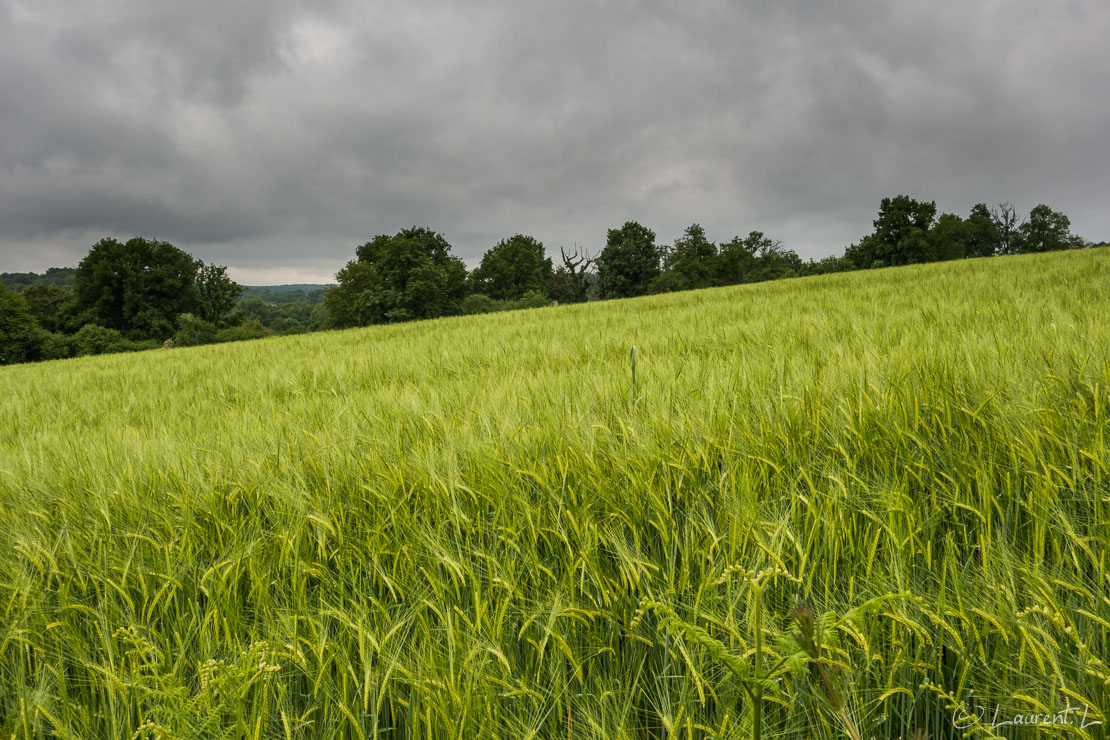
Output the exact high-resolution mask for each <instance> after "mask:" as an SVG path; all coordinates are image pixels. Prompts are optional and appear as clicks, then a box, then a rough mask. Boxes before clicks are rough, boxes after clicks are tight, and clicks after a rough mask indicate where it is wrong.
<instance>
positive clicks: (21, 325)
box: [0, 284, 42, 365]
mask: <svg viewBox="0 0 1110 740" xmlns="http://www.w3.org/2000/svg"><path fill="white" fill-rule="evenodd" d="M41 333H42V329H41V328H40V327H39V325H38V324H37V323H36V322H35V317H34V316H32V315H31V311H30V309H28V308H27V302H26V301H25V300H23V296H21V295H19V294H18V293H13V292H12V291H11V290H9V289H8V287H7V286H6V285H2V284H0V365H11V364H14V363H17V362H28V361H30V360H36V359H38V348H39V342H40V334H41Z"/></svg>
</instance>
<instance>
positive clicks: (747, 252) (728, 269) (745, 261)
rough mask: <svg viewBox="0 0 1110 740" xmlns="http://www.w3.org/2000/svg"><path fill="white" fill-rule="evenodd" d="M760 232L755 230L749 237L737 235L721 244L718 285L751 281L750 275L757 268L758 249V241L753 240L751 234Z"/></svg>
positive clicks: (718, 259) (718, 257) (718, 262)
mask: <svg viewBox="0 0 1110 740" xmlns="http://www.w3.org/2000/svg"><path fill="white" fill-rule="evenodd" d="M757 233H759V232H755V231H753V232H752V234H751V235H749V238H748V239H741V238H740V237H739V236H735V237H733V238H732V240H730V241H727V242H724V243H723V244H721V246H720V250H719V253H718V255H717V285H738V284H740V283H746V282H749V276H750V274H751V272H752V270H753V269H754V268H755V259H756V251H757V250H758V248H759V245H758V243H756V242H754V241H752V240H751V238H750V237H751V236H752V235H754V234H757Z"/></svg>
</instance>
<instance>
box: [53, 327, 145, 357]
mask: <svg viewBox="0 0 1110 740" xmlns="http://www.w3.org/2000/svg"><path fill="white" fill-rule="evenodd" d="M156 346H157V344H156V343H150V344H143V343H141V342H133V341H131V340H129V339H127V337H125V336H124V335H123V332H121V331H119V330H118V329H109V328H107V327H104V326H100V325H99V324H85V325H84V326H82V327H81V328H80V329H79V330H78V331H77V333H76V334H75V335H74V336H73V347H74V349H75V353H76V355H77V356H78V357H83V356H85V355H103V354H108V353H112V352H134V351H136V350H140V349H151V348H153V347H156Z"/></svg>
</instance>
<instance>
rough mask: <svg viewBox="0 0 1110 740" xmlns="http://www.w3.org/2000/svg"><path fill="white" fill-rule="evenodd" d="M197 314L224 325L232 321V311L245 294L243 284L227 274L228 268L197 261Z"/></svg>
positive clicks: (211, 321)
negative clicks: (240, 297)
mask: <svg viewBox="0 0 1110 740" xmlns="http://www.w3.org/2000/svg"><path fill="white" fill-rule="evenodd" d="M196 285H197V299H198V303H197V316H199V317H200V318H202V319H204V320H205V321H207V322H209V323H211V324H213V325H215V326H218V327H224V326H228V325H229V324H230V323H231V316H232V311H234V310H235V305H236V303H237V302H238V300H239V296H240V295H242V294H243V286H242V285H240V284H239V283H237V282H235V281H234V280H232V279H231V278H229V277H228V276H227V268H226V267H222V266H220V265H206V264H204V263H203V262H201V261H200V260H198V261H197V276H196Z"/></svg>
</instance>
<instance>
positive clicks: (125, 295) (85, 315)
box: [74, 237, 199, 342]
mask: <svg viewBox="0 0 1110 740" xmlns="http://www.w3.org/2000/svg"><path fill="white" fill-rule="evenodd" d="M196 277H197V263H196V262H195V261H194V260H193V258H192V257H190V256H189V255H188V254H186V253H185V252H182V251H181V250H180V249H178V248H177V247H175V246H173V245H172V244H169V243H168V242H163V241H151V240H148V239H142V238H138V237H136V238H134V239H130V240H128V241H127V242H126V243H122V244H121V243H120V242H118V241H116V240H115V239H103V240H101V241H100V242H98V243H97V244H96V245H94V246H93V248H92V249H91V250H90V251H89V254H88V255H87V256H86V257H85V258H84V259H83V260H81V263H80V264H79V265H78V266H77V274H76V277H75V286H74V295H75V297H76V303H77V306H76V309H77V311H78V312H79V313H80V315H81V316H82V320H83V323H97V324H100V325H101V326H103V327H106V328H109V329H114V330H117V331H119V332H121V333H123V334H124V335H125V336H127V337H129V338H131V339H155V340H158V341H159V342H160V341H161V340H164V339H167V338H169V337H171V336H173V333H174V331H175V327H176V324H175V322H176V319H177V316H178V315H180V314H182V313H190V312H193V311H195V310H197V308H198V306H199V296H198V292H197V285H196Z"/></svg>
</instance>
